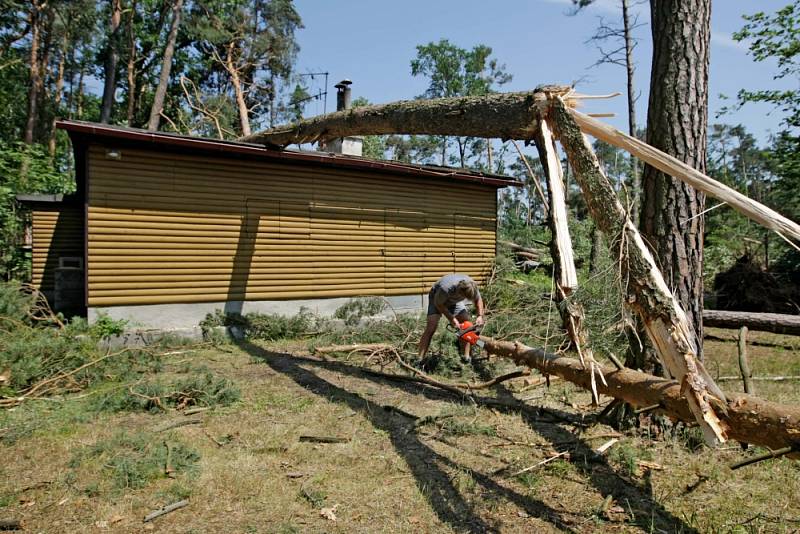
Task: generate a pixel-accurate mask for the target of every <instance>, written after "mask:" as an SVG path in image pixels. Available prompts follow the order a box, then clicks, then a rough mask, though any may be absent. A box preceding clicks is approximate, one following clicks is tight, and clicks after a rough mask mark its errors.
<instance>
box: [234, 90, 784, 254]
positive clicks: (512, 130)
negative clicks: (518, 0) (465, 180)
mask: <svg viewBox="0 0 800 534" xmlns="http://www.w3.org/2000/svg"><path fill="white" fill-rule="evenodd" d="M554 96H556V97H557V96H564V97H565V99H566V101H567V103H568V104H569V105H571V104H572V103H573V102H575V101H576V100H579V99H581V98H586V96H585V95H576V94H574V93H571V89H570V88H569V87H566V86H541V87H538V88H536V89H535V90H533V91H527V92H520V93H495V94H491V95H485V96H477V97H456V98H440V99H433V100H409V101H401V102H393V103H390V104H385V105H379V106H368V107H363V108H355V109H349V110H346V111H337V112H336V113H329V114H327V115H321V116H318V117H313V118H311V119H308V120H303V121H300V122H298V123H295V124H288V125H283V126H278V127H276V128H273V129H271V130H267V131H264V132H259V133H256V134H253V135H247V136H245V137H242V138H241V139H240V141H244V142H249V143H261V144H272V145H279V146H286V145H290V144H293V143H306V142H311V141H317V140H320V139H323V140H324V139H332V138H335V137H347V136H348V135H382V134H427V135H445V136H447V135H452V136H470V137H484V138H499V139H522V140H526V141H527V140H530V139H533V137H534V134H535V133H536V129H537V125H538V122H539V118H540V116H541V113H540V112H541V110H542V109H543V108H545V107H546V105H547V102H548V100H549V99H550V98H552V97H554ZM571 113H572V116H573V118H574V119H575V120H576V121H577V122H578V124H579V126H580V128H581V129H583V131H585V132H586V133H589V134H591V135H593V136H595V137H596V138H598V139H601V140H603V141H606V142H608V143H610V144H612V145H614V146H618V147H620V148H624V149H625V150H627V151H629V152H630V153H631V154H633V155H634V156H636V157H638V158H639V159H641V160H643V161H646V162H647V163H649V164H650V165H652V166H653V167H656V168H657V169H659V170H661V171H663V172H665V173H667V174H669V175H671V176H673V177H675V178H677V179H678V180H681V181H682V182H685V183H687V184H689V185H691V186H692V187H694V188H695V189H698V190H700V191H703V192H704V193H706V194H707V195H708V196H710V197H713V198H716V199H718V200H722V201H723V202H726V203H728V204H729V205H730V206H731V207H732V208H733V209H735V210H737V211H739V212H740V213H742V214H743V215H745V216H746V217H748V218H750V219H752V220H754V221H756V222H758V223H759V224H761V225H762V226H765V227H767V228H770V229H771V230H774V231H776V232H778V233H779V234H781V235H782V236H785V237H787V238H789V239H793V240H795V241H800V225H798V224H797V223H795V222H793V221H791V220H789V219H787V218H786V217H784V216H782V215H780V214H779V213H777V212H775V211H774V210H772V209H770V208H768V207H766V206H764V205H763V204H761V203H759V202H756V201H755V200H752V199H750V198H748V197H746V196H744V195H742V194H741V193H739V192H737V191H734V190H733V189H731V188H730V187H727V186H726V185H724V184H721V183H720V182H718V181H716V180H714V179H712V178H710V177H708V176H706V175H704V174H702V173H701V172H699V171H697V170H695V169H692V168H691V167H689V166H688V165H686V164H685V163H682V162H681V161H679V160H677V159H675V158H673V157H672V156H669V155H667V154H665V153H663V152H661V151H660V150H658V149H656V148H653V147H651V146H649V145H648V144H647V143H645V142H643V141H640V140H638V139H634V138H633V137H631V136H629V135H626V134H624V133H622V132H620V131H619V130H616V129H615V128H613V127H611V126H608V125H606V124H604V123H602V122H601V121H598V120H596V119H594V118H592V117H590V116H588V115H585V114H582V113H579V112H577V111H574V110H571Z"/></svg>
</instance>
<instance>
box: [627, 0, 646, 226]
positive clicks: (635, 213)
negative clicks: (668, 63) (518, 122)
mask: <svg viewBox="0 0 800 534" xmlns="http://www.w3.org/2000/svg"><path fill="white" fill-rule="evenodd" d="M622 29H623V33H624V38H625V70H626V72H627V75H628V133H629V134H630V135H632V136H633V137H636V93H635V89H634V85H633V82H634V73H635V70H636V67H635V66H634V63H633V45H634V42H633V36H632V34H631V30H632V28H631V18H630V13H629V12H628V0H622ZM630 162H631V175H632V176H631V178H632V182H633V183H632V184H631V186H632V187H631V189H632V191H631V193H630V195H631V205H630V210H631V218H632V219H633V224H635V225H636V226H639V204H640V201H641V196H642V178H641V175H640V174H639V162H638V160H637V159H636V158H635V157H634V156H631V157H630Z"/></svg>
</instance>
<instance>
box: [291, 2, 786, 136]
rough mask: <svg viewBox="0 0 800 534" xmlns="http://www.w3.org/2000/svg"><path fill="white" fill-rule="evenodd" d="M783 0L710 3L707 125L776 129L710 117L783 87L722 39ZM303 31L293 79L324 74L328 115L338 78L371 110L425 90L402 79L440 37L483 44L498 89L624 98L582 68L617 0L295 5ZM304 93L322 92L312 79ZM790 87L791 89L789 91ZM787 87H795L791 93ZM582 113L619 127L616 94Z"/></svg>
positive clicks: (599, 70) (771, 68)
mask: <svg viewBox="0 0 800 534" xmlns="http://www.w3.org/2000/svg"><path fill="white" fill-rule="evenodd" d="M786 3H787V0H779V1H775V0H759V1H757V2H752V1H742V0H715V2H714V3H713V7H712V21H711V30H712V45H711V72H710V78H709V85H710V93H709V94H710V99H709V105H710V114H709V122H728V123H743V124H745V125H746V126H747V128H748V130H750V131H751V132H752V133H754V134H755V135H756V136H757V137H758V138H759V139H761V140H762V141H765V140H766V139H767V136H768V133H769V132H770V131H773V132H774V131H776V130H777V129H778V128H779V123H780V115H779V114H777V113H775V114H771V113H770V111H771V109H770V107H769V106H764V105H748V106H746V107H745V108H744V109H742V110H741V111H739V112H737V113H735V114H731V115H728V116H725V117H722V118H719V119H717V118H715V116H714V115H715V113H716V112H717V111H718V110H719V109H720V108H721V107H722V106H723V105H725V102H724V101H722V100H721V99H720V98H719V95H720V94H726V95H728V96H734V95H735V94H736V92H737V91H738V90H739V89H741V88H750V89H761V88H773V87H781V86H783V87H787V85H786V84H787V83H792V82H793V83H794V84H795V85H796V83H797V81H796V80H793V81H792V80H790V81H784V82H782V83H783V85H779V84H778V83H777V82H774V81H773V80H772V76H773V74H774V72H775V71H776V67H775V64H774V63H755V62H753V61H752V59H751V58H750V56H748V55H747V47H746V45H744V44H742V43H737V42H735V41H733V39H732V38H731V34H732V33H733V32H734V31H737V30H739V29H740V28H741V26H742V24H743V21H742V18H741V16H742V15H743V14H746V13H753V12H755V11H759V10H763V11H766V12H774V11H775V10H777V9H778V8H780V7H783V6H784V5H785V4H786ZM295 4H296V6H297V10H298V12H299V13H300V15H301V16H302V18H303V22H304V24H305V29H303V30H301V31H300V32H299V33H298V40H299V43H300V47H301V50H300V54H299V57H298V69H299V71H300V72H312V71H328V72H330V77H329V87H328V89H329V91H330V93H329V95H328V111H331V110H332V109H334V108H335V105H336V104H335V101H336V99H335V96H334V92H335V90H334V89H333V84H334V83H336V82H337V81H339V80H340V79H342V78H350V79H352V80H353V82H354V84H353V96H354V97H356V96H364V97H366V98H368V99H369V100H370V101H371V102H373V103H384V102H391V101H395V100H403V99H409V98H414V97H415V96H417V95H419V94H420V93H422V92H423V91H424V90H425V88H426V85H427V84H426V82H425V80H424V79H422V78H414V77H412V76H411V70H410V66H409V62H410V61H411V59H412V58H413V57H414V56H415V55H416V48H415V47H416V46H417V45H418V44H424V43H428V42H430V41H438V40H439V39H442V38H446V39H449V40H450V41H452V42H453V43H455V44H457V45H459V46H461V47H464V48H471V47H472V46H474V45H476V44H486V45H489V46H491V47H492V48H493V50H494V56H495V57H497V58H498V59H499V60H500V62H501V63H505V65H506V69H507V71H508V72H509V73H511V74H513V76H514V79H513V81H512V82H511V83H509V84H507V85H505V86H503V90H504V91H521V90H529V89H533V88H534V87H536V86H537V85H540V84H545V83H548V84H549V83H565V84H570V83H573V82H575V81H578V85H577V89H578V90H579V91H581V92H585V93H593V94H603V93H610V92H614V91H620V92H624V91H625V83H626V82H625V70H624V69H623V68H622V67H617V66H613V65H604V66H600V67H596V68H589V67H590V66H591V65H592V64H593V63H594V62H595V61H596V60H597V59H598V57H599V53H598V52H597V50H596V48H595V45H593V44H591V43H586V40H587V39H588V38H589V37H591V36H592V35H593V33H594V31H595V29H596V27H597V23H598V18H599V17H604V18H606V19H608V20H610V21H612V22H616V21H618V20H619V18H620V9H619V2H618V0H598V1H597V2H596V4H595V5H593V6H591V7H590V8H588V9H586V10H584V11H582V12H581V13H580V14H578V15H576V16H568V14H567V13H568V12H569V11H570V6H571V1H570V0H495V1H494V2H487V1H485V0H483V1H478V0H424V1H423V0H400V1H397V0H394V1H391V2H390V1H385V0H348V1H347V2H343V1H338V2H333V1H324V0H296V1H295ZM634 9H635V10H636V11H638V12H639V13H640V22H644V23H645V24H647V25H646V26H644V27H642V28H640V29H638V30H637V32H636V35H637V37H639V38H640V42H639V45H638V47H637V48H636V50H635V60H636V63H637V74H636V84H637V91H641V97H640V99H639V101H638V104H637V113H638V119H639V122H640V123H643V122H644V121H645V119H646V108H647V85H648V81H649V77H650V72H649V65H650V58H651V54H652V48H651V44H650V40H651V39H650V27H649V24H648V23H649V6H648V4H647V3H643V4H640V5H638V6H636V7H635V8H634ZM312 83H314V84H316V85H312V88H314V87H315V88H316V89H317V90H318V89H319V88H321V87H322V85H323V84H322V83H321V80H320V79H319V78H317V79H316V80H315V81H314V82H312ZM790 87H791V86H790ZM795 88H796V87H795ZM586 110H587V111H592V112H613V113H616V114H617V117H615V118H611V119H605V120H607V121H609V122H611V123H612V124H614V125H615V126H617V127H619V128H621V129H627V126H626V124H627V119H626V115H625V113H626V111H625V110H626V104H625V98H624V96H622V97H618V98H616V99H614V100H603V101H594V102H593V103H592V104H591V105H587V107H586ZM318 113H322V104H321V103H316V102H312V103H311V104H309V106H308V108H307V113H306V114H307V115H315V114H318Z"/></svg>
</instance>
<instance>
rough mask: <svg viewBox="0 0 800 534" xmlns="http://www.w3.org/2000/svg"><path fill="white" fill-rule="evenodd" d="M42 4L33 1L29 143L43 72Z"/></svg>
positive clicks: (34, 129)
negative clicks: (41, 48)
mask: <svg viewBox="0 0 800 534" xmlns="http://www.w3.org/2000/svg"><path fill="white" fill-rule="evenodd" d="M40 9H41V6H40V5H39V2H38V0H33V2H32V3H31V12H30V16H29V18H30V26H31V51H30V56H29V58H30V59H29V65H28V69H29V72H30V87H28V118H27V120H26V121H25V134H24V140H25V142H26V143H28V144H32V143H33V137H34V132H35V131H36V122H37V121H36V119H37V116H38V112H39V110H38V106H37V104H38V103H39V93H38V91H39V86H40V85H41V84H40V82H39V80H40V79H41V72H40V70H39V37H40V33H41V13H40Z"/></svg>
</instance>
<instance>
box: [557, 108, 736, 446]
mask: <svg viewBox="0 0 800 534" xmlns="http://www.w3.org/2000/svg"><path fill="white" fill-rule="evenodd" d="M548 120H553V121H554V123H555V125H556V133H557V134H558V138H559V140H560V141H561V144H562V145H563V147H564V150H565V151H566V153H567V158H568V159H569V162H570V165H571V166H572V169H573V171H574V174H575V179H576V180H577V182H578V184H579V185H580V187H581V190H582V191H583V193H584V197H585V198H586V204H587V205H588V207H589V212H590V213H591V215H592V218H593V219H594V221H595V222H596V223H597V225H598V226H599V227H600V229H601V230H602V231H603V233H605V234H606V236H607V237H608V239H609V242H610V244H611V247H612V251H613V253H614V256H616V257H617V258H619V260H620V263H621V265H620V269H621V274H622V277H623V279H622V285H623V287H624V288H625V289H626V291H627V299H626V304H627V305H628V306H629V307H630V308H632V309H633V310H634V311H635V312H636V313H638V314H639V316H640V317H641V318H642V321H643V323H644V326H645V330H646V331H647V334H648V337H649V338H650V340H651V341H652V342H653V345H654V346H655V348H656V351H657V352H658V355H659V357H660V358H661V361H662V364H663V365H664V367H665V368H666V369H667V370H668V371H669V373H670V374H671V375H672V376H673V377H675V378H676V379H677V380H678V381H679V382H680V383H681V384H682V385H683V387H684V389H685V390H686V398H687V400H688V404H689V407H690V408H691V409H692V413H694V416H695V419H696V420H697V422H698V424H699V425H700V428H701V429H702V431H703V436H704V437H705V439H706V442H708V443H709V444H711V445H715V444H719V443H723V442H724V441H725V439H726V437H725V429H724V428H723V427H722V426H721V424H720V419H719V414H718V413H717V410H715V409H714V408H713V405H714V404H717V405H720V404H723V403H724V401H725V396H724V394H723V393H722V391H721V390H720V389H719V388H718V387H717V385H716V384H715V383H714V381H713V380H712V379H711V376H710V375H709V374H708V373H707V372H706V370H705V368H704V367H703V365H702V363H701V362H700V361H698V359H697V354H698V349H697V347H698V342H697V339H696V338H697V336H696V334H695V332H694V329H693V328H692V325H691V323H690V322H689V321H688V319H687V317H686V313H685V312H684V311H683V309H682V308H681V306H680V304H679V303H678V301H677V300H676V299H675V297H674V295H673V294H672V292H671V291H670V290H669V287H667V284H666V283H665V281H664V277H663V275H662V274H661V271H659V269H658V267H657V266H656V263H655V260H654V259H653V256H652V254H651V253H650V251H649V250H648V249H647V247H646V246H645V244H644V241H643V240H642V236H641V235H640V234H639V231H638V230H637V229H636V226H634V224H633V221H631V219H630V218H629V217H628V215H627V213H626V212H625V209H624V208H623V207H622V204H621V203H620V201H619V199H618V198H617V194H616V192H615V191H614V188H613V186H612V185H611V182H609V181H608V178H606V176H605V174H604V173H603V170H602V168H601V166H600V164H599V162H598V161H597V157H596V156H595V154H594V152H593V151H592V148H591V145H590V144H589V141H588V139H586V136H585V135H584V134H583V133H582V132H581V130H580V128H579V127H578V124H577V123H576V122H575V120H574V119H573V118H572V115H571V114H570V112H569V111H568V110H567V107H566V106H565V105H564V103H563V102H562V101H561V99H560V98H554V99H553V100H552V105H551V107H550V113H549V118H548ZM625 400H626V401H627V400H628V399H625ZM629 402H630V401H629Z"/></svg>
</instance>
